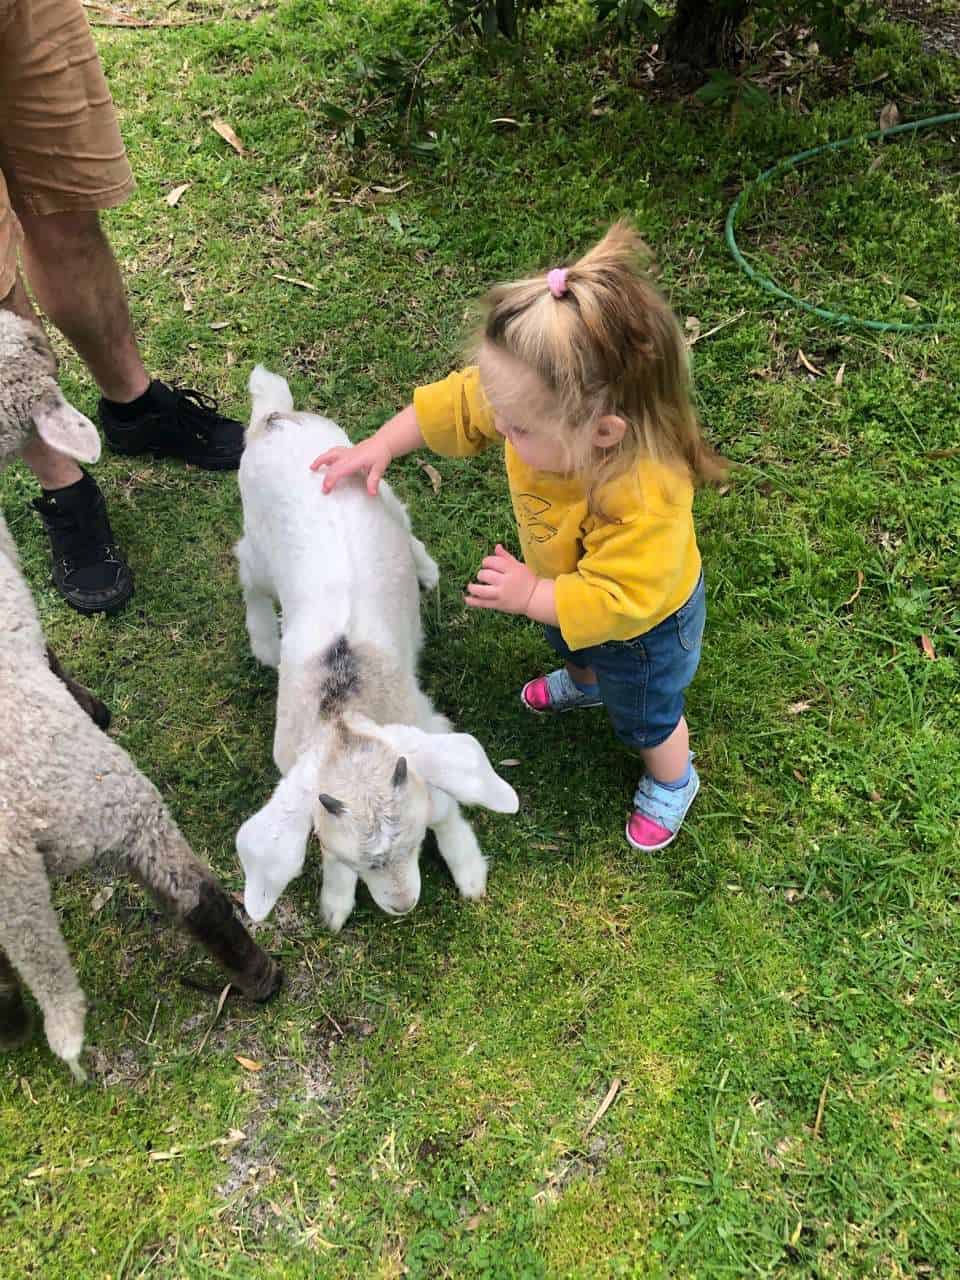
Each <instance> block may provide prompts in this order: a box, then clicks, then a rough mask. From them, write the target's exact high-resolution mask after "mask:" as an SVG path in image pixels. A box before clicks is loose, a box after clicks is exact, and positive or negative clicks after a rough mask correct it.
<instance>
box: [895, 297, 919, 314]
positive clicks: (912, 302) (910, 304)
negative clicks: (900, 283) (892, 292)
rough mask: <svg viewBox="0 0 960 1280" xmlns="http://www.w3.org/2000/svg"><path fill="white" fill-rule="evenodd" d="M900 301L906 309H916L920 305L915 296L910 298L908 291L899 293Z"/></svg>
mask: <svg viewBox="0 0 960 1280" xmlns="http://www.w3.org/2000/svg"><path fill="white" fill-rule="evenodd" d="M900 301H901V302H902V303H903V305H904V306H905V307H906V308H907V310H908V311H916V309H917V308H918V307H919V306H920V303H919V302H918V301H917V300H916V298H912V297H911V296H910V294H909V293H901V295H900Z"/></svg>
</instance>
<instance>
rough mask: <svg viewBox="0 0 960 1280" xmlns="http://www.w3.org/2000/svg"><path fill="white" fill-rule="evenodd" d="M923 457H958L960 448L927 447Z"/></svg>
mask: <svg viewBox="0 0 960 1280" xmlns="http://www.w3.org/2000/svg"><path fill="white" fill-rule="evenodd" d="M923 456H924V457H925V458H958V457H960V449H928V450H927V452H926V453H925V454H924V455H923Z"/></svg>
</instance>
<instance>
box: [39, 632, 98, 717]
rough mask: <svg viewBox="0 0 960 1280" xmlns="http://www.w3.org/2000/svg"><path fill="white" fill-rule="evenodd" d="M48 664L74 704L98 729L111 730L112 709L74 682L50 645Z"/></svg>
mask: <svg viewBox="0 0 960 1280" xmlns="http://www.w3.org/2000/svg"><path fill="white" fill-rule="evenodd" d="M47 664H48V666H49V667H50V670H51V671H52V672H53V674H54V675H55V676H56V677H57V679H58V680H62V681H63V683H64V684H65V685H66V686H67V689H68V690H69V691H70V693H71V694H72V696H73V700H74V702H76V703H77V705H78V706H79V707H80V708H81V709H82V710H83V711H85V712H86V713H87V715H88V716H89V717H90V719H91V720H92V721H93V723H94V724H95V725H96V726H97V728H98V729H102V730H103V731H104V733H106V731H107V729H109V728H110V708H109V707H107V706H105V705H104V704H103V703H102V702H101V701H100V699H99V698H98V697H97V696H96V694H93V693H91V692H90V690H89V689H87V688H85V686H84V685H82V684H80V683H78V681H76V680H74V678H73V676H71V675H70V673H69V672H68V671H64V669H63V667H62V666H61V665H60V660H59V658H58V657H57V655H56V654H55V653H54V652H53V650H52V649H51V648H50V646H49V645H47Z"/></svg>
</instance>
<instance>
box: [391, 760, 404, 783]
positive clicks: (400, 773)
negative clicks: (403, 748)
mask: <svg viewBox="0 0 960 1280" xmlns="http://www.w3.org/2000/svg"><path fill="white" fill-rule="evenodd" d="M406 780H407V757H406V756H401V757H400V759H399V760H398V761H397V767H396V768H395V769H394V771H393V785H394V786H395V787H402V786H403V784H404V783H405V782H406Z"/></svg>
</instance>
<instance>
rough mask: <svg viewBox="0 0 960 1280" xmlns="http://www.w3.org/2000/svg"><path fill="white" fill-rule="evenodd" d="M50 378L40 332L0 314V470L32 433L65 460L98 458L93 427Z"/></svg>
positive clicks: (50, 362)
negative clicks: (68, 458) (64, 457)
mask: <svg viewBox="0 0 960 1280" xmlns="http://www.w3.org/2000/svg"><path fill="white" fill-rule="evenodd" d="M56 373H57V361H56V357H55V356H54V354H53V352H52V350H51V349H50V345H49V343H48V342H47V340H46V338H45V337H44V335H43V333H42V332H41V330H40V329H39V328H38V327H37V326H36V325H34V324H29V323H28V322H27V321H26V320H22V319H21V318H20V317H19V316H16V315H14V314H13V313H12V312H10V311H0V464H2V463H4V462H8V461H9V460H10V459H11V458H13V457H15V456H16V455H17V454H19V453H20V451H21V450H22V449H23V447H24V446H25V445H26V444H28V443H29V441H30V439H31V437H32V435H33V434H34V432H36V434H37V435H38V436H40V438H41V439H42V440H44V441H45V442H46V443H47V444H48V445H50V447H51V448H53V449H56V450H57V451H58V452H59V453H65V454H67V456H68V457H71V458H77V459H78V460H79V461H81V462H96V460H97V458H99V456H100V437H99V435H98V434H97V429H96V427H95V426H94V425H93V423H92V422H90V420H89V419H88V418H85V417H84V415H83V414H82V413H80V412H79V411H78V410H76V409H74V407H73V406H72V405H71V404H68V403H67V401H66V400H65V399H64V398H63V395H62V394H61V391H60V388H59V387H58V386H57V380H56Z"/></svg>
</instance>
